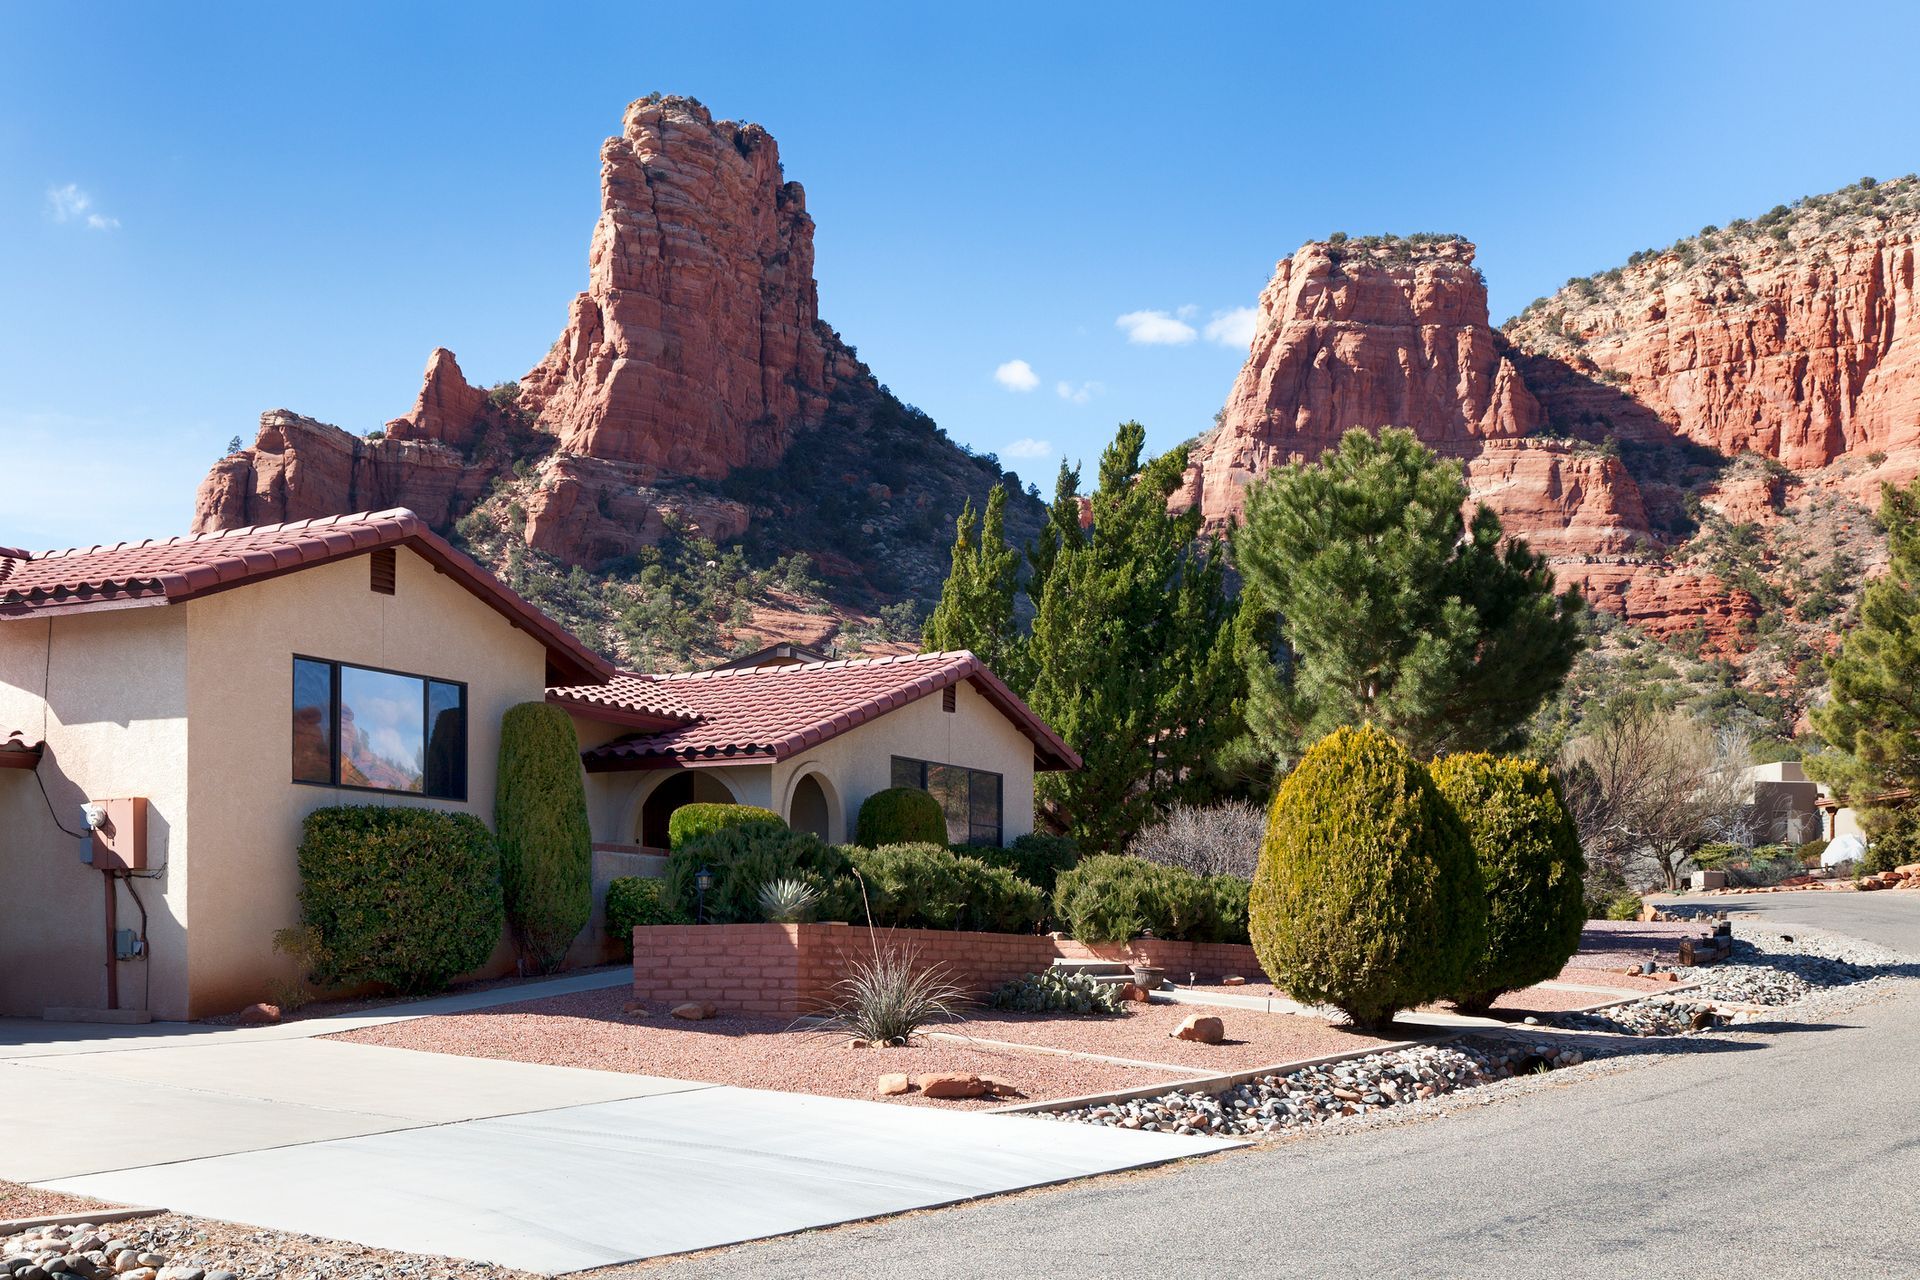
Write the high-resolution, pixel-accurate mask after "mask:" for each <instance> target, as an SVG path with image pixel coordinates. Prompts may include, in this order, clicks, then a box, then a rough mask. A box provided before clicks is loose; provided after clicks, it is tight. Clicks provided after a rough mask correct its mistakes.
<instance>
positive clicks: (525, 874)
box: [493, 702, 593, 973]
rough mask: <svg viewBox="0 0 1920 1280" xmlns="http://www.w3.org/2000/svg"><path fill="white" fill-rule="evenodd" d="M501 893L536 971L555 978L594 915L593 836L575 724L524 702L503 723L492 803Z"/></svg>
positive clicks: (518, 943) (517, 942) (546, 706)
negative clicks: (498, 850) (496, 786)
mask: <svg viewBox="0 0 1920 1280" xmlns="http://www.w3.org/2000/svg"><path fill="white" fill-rule="evenodd" d="M493 827H494V831H495V833H496V835H497V837H498V839H499V842H500V893H501V900H502V902H503V903H504V904H505V907H506V912H507V927H508V928H509V929H510V930H511V931H512V933H513V943H514V946H515V948H516V949H517V950H518V951H519V952H520V955H521V957H522V959H523V960H524V961H525V962H526V966H527V968H528V969H530V970H532V971H533V972H534V973H552V972H553V971H554V970H555V969H558V968H559V967H560V965H561V962H562V961H564V960H565V959H566V958H567V948H568V947H570V946H572V945H573V940H574V939H575V938H576V937H578V936H579V935H580V931H581V930H582V929H584V928H586V927H587V921H588V919H590V918H591V917H592V915H593V832H592V830H591V829H590V828H589V827H588V825H587V789H586V782H585V775H583V774H582V773H581V771H580V739H579V738H578V737H577V736H576V735H575V733H574V731H573V718H572V717H571V716H569V715H568V714H567V713H566V712H565V711H562V710H561V709H560V708H559V707H556V706H553V705H552V704H551V703H546V702H523V703H521V704H520V705H519V706H517V707H512V708H509V709H508V711H507V714H506V715H505V716H503V717H501V720H500V779H499V787H498V790H497V791H496V792H495V795H494V801H493Z"/></svg>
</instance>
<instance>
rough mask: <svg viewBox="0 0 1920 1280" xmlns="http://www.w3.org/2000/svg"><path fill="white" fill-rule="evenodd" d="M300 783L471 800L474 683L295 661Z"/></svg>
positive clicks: (295, 750)
mask: <svg viewBox="0 0 1920 1280" xmlns="http://www.w3.org/2000/svg"><path fill="white" fill-rule="evenodd" d="M293 780H294V781H295V782H310V783H313V784H315V785H318V786H328V787H351V788H353V789H355V790H360V791H399V792H405V793H408V794H412V795H423V796H432V797H434V798H436V799H440V800H465V799H466V798H467V686H466V685H464V684H461V683H459V682H457V681H453V680H435V679H433V678H431V677H429V676H415V675H407V674H405V673H404V672H399V671H382V670H379V669H378V668H375V667H356V666H354V665H352V664H351V663H346V662H329V661H327V660H325V659H322V658H295V659H294V660H293Z"/></svg>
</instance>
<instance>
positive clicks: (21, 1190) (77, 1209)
mask: <svg viewBox="0 0 1920 1280" xmlns="http://www.w3.org/2000/svg"><path fill="white" fill-rule="evenodd" d="M118 1207H119V1206H117V1205H111V1204H108V1203H107V1202H106V1201H104V1200H92V1199H89V1198H87V1197H86V1196H76V1195H69V1194H68V1193H66V1192H65V1191H43V1190H41V1189H40V1188H39V1187H29V1186H27V1185H26V1184H25V1183H22V1182H7V1181H5V1180H0V1221H9V1220H13V1219H17V1218H52V1217H57V1216H60V1215H62V1214H68V1213H88V1212H91V1211H92V1210H94V1209H113V1208H118Z"/></svg>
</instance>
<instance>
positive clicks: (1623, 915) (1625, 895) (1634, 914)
mask: <svg viewBox="0 0 1920 1280" xmlns="http://www.w3.org/2000/svg"><path fill="white" fill-rule="evenodd" d="M1642 905H1643V904H1642V903H1641V901H1640V895H1639V894H1637V893H1635V892H1634V891H1633V890H1631V889H1622V890H1620V892H1618V893H1616V894H1614V895H1613V896H1612V897H1611V898H1609V899H1607V903H1606V918H1607V919H1609V920H1638V919H1639V918H1640V911H1641V908H1642Z"/></svg>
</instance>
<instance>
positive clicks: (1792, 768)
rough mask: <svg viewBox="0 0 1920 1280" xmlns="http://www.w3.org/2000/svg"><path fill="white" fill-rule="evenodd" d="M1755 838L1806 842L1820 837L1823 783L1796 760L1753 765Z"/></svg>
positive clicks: (1749, 778)
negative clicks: (1809, 773)
mask: <svg viewBox="0 0 1920 1280" xmlns="http://www.w3.org/2000/svg"><path fill="white" fill-rule="evenodd" d="M1747 781H1748V782H1749V783H1750V784H1751V785H1752V787H1753V800H1752V802H1751V803H1752V818H1753V825H1752V836H1751V838H1752V840H1753V843H1755V844H1805V843H1807V842H1808V841H1809V840H1818V839H1821V838H1822V837H1821V821H1820V808H1819V802H1820V786H1819V784H1818V783H1816V782H1814V781H1813V780H1812V779H1811V778H1809V777H1807V775H1806V771H1805V770H1803V769H1802V768H1801V767H1800V762H1799V761H1797V760H1783V761H1779V762H1777V763H1774V764H1759V765H1754V766H1753V767H1752V768H1750V769H1748V770H1747Z"/></svg>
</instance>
